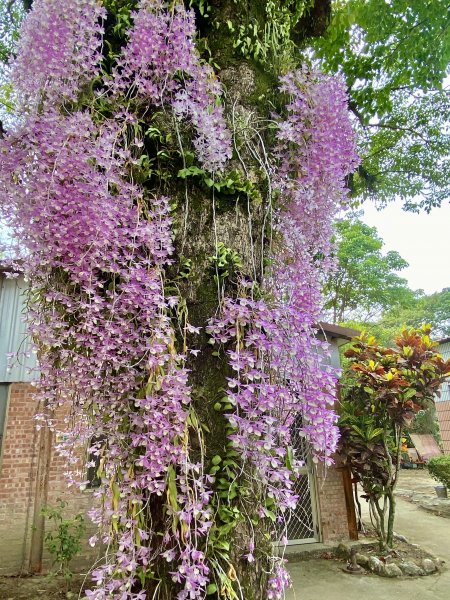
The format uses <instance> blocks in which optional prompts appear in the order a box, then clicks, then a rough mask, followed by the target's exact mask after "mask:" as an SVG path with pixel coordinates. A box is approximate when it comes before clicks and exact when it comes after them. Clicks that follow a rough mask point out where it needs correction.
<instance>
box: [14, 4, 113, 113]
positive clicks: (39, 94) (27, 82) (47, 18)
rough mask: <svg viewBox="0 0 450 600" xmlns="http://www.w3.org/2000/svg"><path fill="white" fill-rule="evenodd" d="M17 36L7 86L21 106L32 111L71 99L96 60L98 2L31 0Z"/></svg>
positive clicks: (87, 79)
mask: <svg viewBox="0 0 450 600" xmlns="http://www.w3.org/2000/svg"><path fill="white" fill-rule="evenodd" d="M33 5H34V8H33V10H32V11H31V13H30V14H29V16H28V17H27V19H25V21H24V23H23V26H22V29H21V35H20V42H19V48H18V53H17V59H16V60H15V62H14V65H13V71H12V82H13V84H14V85H15V86H16V90H17V91H18V92H19V93H20V96H21V103H23V106H24V107H26V108H27V110H29V109H35V110H36V109H37V108H38V107H39V105H40V104H41V103H42V102H43V101H45V102H46V103H47V104H48V105H50V104H51V103H59V102H60V101H61V99H62V98H64V99H66V100H74V99H75V98H76V95H77V94H78V93H79V90H80V87H81V86H83V85H84V84H87V83H89V82H90V81H91V79H92V78H93V76H94V74H95V73H96V72H97V70H98V67H99V62H100V58H101V52H100V49H101V48H100V46H101V36H102V34H103V27H102V21H103V19H104V18H105V17H106V11H105V9H104V8H103V7H102V6H101V4H100V3H99V2H97V0H64V10H61V2H60V1H59V0H35V1H34V3H33Z"/></svg>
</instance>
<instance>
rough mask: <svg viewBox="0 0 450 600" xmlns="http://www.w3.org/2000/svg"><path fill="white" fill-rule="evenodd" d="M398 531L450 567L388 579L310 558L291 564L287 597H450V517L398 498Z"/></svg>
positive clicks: (431, 599)
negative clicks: (424, 509)
mask: <svg viewBox="0 0 450 600" xmlns="http://www.w3.org/2000/svg"><path fill="white" fill-rule="evenodd" d="M395 530H396V532H397V533H399V534H402V535H404V536H405V537H406V538H407V539H408V541H409V542H411V543H415V544H419V545H420V546H421V547H422V548H423V549H424V550H428V551H429V552H430V553H431V554H433V555H434V556H436V557H438V558H441V559H443V560H444V561H445V562H446V563H447V566H446V567H445V568H444V570H443V572H441V573H439V574H437V575H429V576H427V577H418V578H407V579H403V578H402V579H385V578H382V577H378V576H376V575H349V574H347V573H344V572H343V571H342V567H344V566H345V564H344V563H342V562H338V561H336V560H323V559H311V560H306V561H302V562H291V563H289V565H288V568H289V572H290V574H291V578H292V583H293V587H292V589H290V590H289V591H288V592H287V594H286V600H450V568H449V567H450V520H449V519H444V518H442V517H439V516H436V515H434V514H430V513H427V512H425V511H423V510H421V509H420V508H419V507H417V506H416V505H414V504H411V503H409V502H407V501H405V500H403V499H401V498H398V500H397V516H396V527H395Z"/></svg>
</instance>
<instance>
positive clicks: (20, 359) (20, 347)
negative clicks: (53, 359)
mask: <svg viewBox="0 0 450 600" xmlns="http://www.w3.org/2000/svg"><path fill="white" fill-rule="evenodd" d="M25 290H26V284H25V282H24V279H23V277H22V276H21V275H20V276H19V277H16V278H13V279H9V278H7V277H5V275H4V274H2V273H0V383H5V382H13V381H32V380H33V379H36V372H34V374H33V373H32V372H31V370H35V369H36V356H35V354H34V353H31V352H30V344H29V342H28V340H27V336H26V333H25V331H26V325H25V323H24V322H23V317H24V296H23V294H24V291H25ZM11 353H17V355H18V356H17V358H16V359H14V361H13V364H12V369H11V370H8V354H11Z"/></svg>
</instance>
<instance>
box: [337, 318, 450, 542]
mask: <svg viewBox="0 0 450 600" xmlns="http://www.w3.org/2000/svg"><path fill="white" fill-rule="evenodd" d="M429 334H430V326H429V325H423V326H422V327H420V328H419V329H417V330H414V329H405V330H404V331H403V332H402V334H401V335H400V336H398V337H397V338H396V346H397V347H396V348H395V349H391V348H384V347H382V346H380V345H378V343H377V340H376V339H375V338H374V337H373V336H368V335H367V334H363V335H361V336H360V337H358V338H356V340H355V343H354V345H353V347H352V348H351V349H349V350H347V351H346V352H345V356H346V357H347V358H348V359H349V361H348V366H347V368H346V371H345V373H344V378H343V392H342V399H343V400H342V405H341V411H340V413H341V415H340V421H339V425H340V429H341V440H340V452H341V455H342V456H343V459H344V462H345V463H346V464H348V465H349V466H350V468H351V470H352V472H353V475H354V476H355V477H356V478H357V479H358V481H359V482H360V484H361V486H362V488H363V491H364V494H365V497H366V499H367V501H368V502H369V507H370V516H371V520H372V523H373V525H374V527H375V530H376V533H377V535H378V539H379V542H380V549H382V550H384V549H386V548H390V547H392V545H393V531H394V518H395V497H394V490H395V487H396V485H397V480H398V473H399V468H400V458H401V446H402V443H401V442H402V435H403V430H404V427H405V426H408V425H410V424H411V422H412V421H413V419H414V417H415V414H416V413H417V412H418V411H419V410H421V409H423V408H425V407H426V406H427V405H428V404H429V403H430V402H432V401H433V398H434V396H435V395H437V394H439V387H440V385H441V383H442V382H443V381H444V380H445V379H446V378H447V377H449V376H450V361H444V360H443V359H442V356H441V355H440V354H438V353H437V352H436V350H435V347H436V342H433V341H432V340H431V339H430V336H429Z"/></svg>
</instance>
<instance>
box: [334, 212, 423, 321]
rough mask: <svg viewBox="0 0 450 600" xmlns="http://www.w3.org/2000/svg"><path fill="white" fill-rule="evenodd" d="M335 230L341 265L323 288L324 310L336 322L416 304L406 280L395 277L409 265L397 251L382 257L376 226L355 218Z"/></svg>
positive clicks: (362, 319) (341, 223) (381, 244)
mask: <svg viewBox="0 0 450 600" xmlns="http://www.w3.org/2000/svg"><path fill="white" fill-rule="evenodd" d="M335 231H336V244H337V259H338V266H337V270H336V271H335V272H334V273H332V274H331V275H330V276H329V277H328V279H327V281H326V283H325V287H324V295H325V309H326V310H328V311H330V318H331V319H332V321H333V323H339V322H342V321H344V320H348V319H350V318H353V319H356V320H359V321H363V322H364V321H368V320H370V319H373V318H374V317H375V316H376V315H379V314H380V313H381V312H382V311H383V310H387V309H389V308H391V307H393V306H396V307H407V306H410V305H411V304H412V303H413V302H414V292H412V291H411V290H410V289H409V288H408V285H407V282H406V279H403V278H402V277H399V276H398V275H397V274H396V271H401V270H402V269H404V268H406V267H407V266H408V263H407V262H406V261H405V260H404V259H403V258H402V257H401V256H400V254H398V252H393V251H390V252H387V253H386V254H383V252H382V248H383V240H382V239H381V238H380V237H379V235H378V234H377V230H376V228H375V227H370V226H369V225H366V224H365V223H363V222H362V221H360V220H359V219H352V220H344V221H340V222H338V223H337V224H336V226H335Z"/></svg>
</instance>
